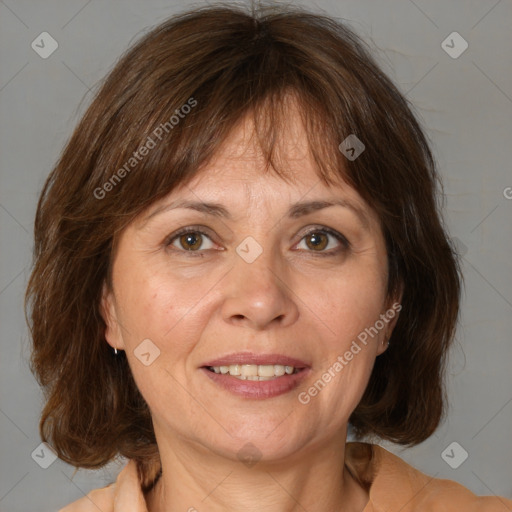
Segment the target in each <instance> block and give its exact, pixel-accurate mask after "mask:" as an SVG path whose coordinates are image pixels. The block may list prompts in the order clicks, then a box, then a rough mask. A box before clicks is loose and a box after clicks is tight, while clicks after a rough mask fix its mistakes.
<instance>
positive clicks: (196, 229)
mask: <svg viewBox="0 0 512 512" xmlns="http://www.w3.org/2000/svg"><path fill="white" fill-rule="evenodd" d="M187 233H194V234H199V235H201V236H206V237H208V238H209V239H210V240H212V237H211V236H210V235H208V233H205V232H204V231H203V230H202V229H201V228H200V227H195V226H189V227H186V228H183V229H180V230H178V231H176V232H175V233H173V234H172V235H170V236H169V237H168V238H167V239H166V241H165V246H166V247H171V246H172V243H173V242H174V241H175V240H176V239H178V238H179V237H180V236H182V235H186V234H187ZM313 233H323V234H326V235H331V236H332V237H334V238H335V239H336V240H337V241H338V242H340V244H341V246H342V247H341V248H337V249H334V250H333V249H331V250H329V251H319V252H316V251H313V250H310V251H306V252H310V253H312V254H314V255H315V256H320V257H329V256H337V255H338V254H339V253H340V252H342V251H344V250H347V249H349V248H350V246H351V245H350V242H349V241H348V240H347V239H346V238H345V237H344V236H343V235H342V234H341V233H338V232H337V231H335V230H333V229H330V228H326V227H314V228H312V229H311V230H309V231H308V232H307V233H304V235H303V236H302V237H301V239H300V240H299V242H298V243H300V242H301V241H302V240H303V239H304V238H306V237H307V236H309V235H312V234H313ZM212 242H213V240H212ZM171 250H176V251H178V252H184V253H186V254H187V255H189V256H192V257H204V251H205V250H200V249H199V250H197V251H189V250H186V249H178V248H175V247H172V248H171ZM206 250H208V249H206Z"/></svg>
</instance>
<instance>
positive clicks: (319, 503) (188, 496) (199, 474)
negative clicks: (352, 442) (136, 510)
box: [146, 438, 368, 512]
mask: <svg viewBox="0 0 512 512" xmlns="http://www.w3.org/2000/svg"><path fill="white" fill-rule="evenodd" d="M172 444H173V450H172V451H171V450H169V449H166V448H168V446H165V443H164V446H161V443H159V448H160V454H161V459H162V468H163V471H162V476H161V477H160V478H159V480H158V482H157V483H156V485H155V486H154V487H153V489H151V491H150V492H149V493H148V495H147V496H146V502H147V509H148V512H170V511H175V510H182V511H189V512H202V511H203V510H208V511H209V512H220V511H222V512H229V511H235V510H236V511H238V510H247V511H261V510H265V511H266V512H282V511H287V512H296V511H297V512H298V511H301V512H303V511H304V510H324V511H329V512H361V511H362V510H363V509H364V508H365V506H366V504H367V502H368V494H367V493H366V491H364V490H363V488H362V487H360V486H359V484H358V483H357V482H356V481H355V479H354V478H353V477H352V475H351V474H350V472H349V471H348V470H347V468H346V467H345V465H344V456H345V438H343V439H342V440H338V441H337V442H336V443H331V444H330V445H329V446H315V447H314V448H311V449H310V450H308V451H304V452H302V453H295V454H293V455H290V456H289V457H288V458H287V459H286V460H279V461H264V460H260V461H258V462H257V463H256V464H255V465H252V466H250V465H245V464H243V463H242V462H240V461H238V460H232V459H228V458H225V457H221V456H219V455H218V454H212V453H211V452H209V451H208V452H207V451H206V450H205V449H204V448H203V447H197V446H195V447H192V446H190V445H186V444H179V443H178V444H175V442H173V443H172ZM162 448H163V449H162ZM177 448H178V449H177Z"/></svg>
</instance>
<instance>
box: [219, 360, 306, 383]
mask: <svg viewBox="0 0 512 512" xmlns="http://www.w3.org/2000/svg"><path fill="white" fill-rule="evenodd" d="M210 370H212V371H214V372H215V373H222V374H223V375H226V374H229V375H232V376H233V377H237V378H239V379H240V380H258V381H261V380H271V379H274V378H276V377H282V376H283V375H284V374H287V375H291V374H292V373H297V372H298V370H296V369H295V368H294V367H293V366H283V365H281V364H260V365H257V364H231V365H229V366H210Z"/></svg>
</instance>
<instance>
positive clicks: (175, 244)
mask: <svg viewBox="0 0 512 512" xmlns="http://www.w3.org/2000/svg"><path fill="white" fill-rule="evenodd" d="M166 245H167V246H169V247H170V248H171V249H173V250H176V251H182V252H188V253H198V254H202V253H203V252H204V251H205V250H208V249H213V248H214V244H213V242H212V240H211V238H210V236H209V235H207V234H206V233H203V232H202V231H199V230H197V229H190V228H186V229H185V230H182V231H179V232H177V233H175V234H173V235H172V236H171V237H170V238H169V239H168V241H167V242H166Z"/></svg>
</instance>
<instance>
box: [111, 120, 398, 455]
mask: <svg viewBox="0 0 512 512" xmlns="http://www.w3.org/2000/svg"><path fill="white" fill-rule="evenodd" d="M251 133H252V125H251V124H250V123H249V121H244V122H243V123H242V124H241V125H240V127H239V128H238V129H237V130H235V131H233V133H232V136H231V137H230V138H229V139H228V140H227V142H226V143H225V145H224V146H223V149H222V151H220V152H219V153H218V154H217V155H216V158H215V159H214V160H213V161H211V162H210V163H209V165H207V166H206V167H205V169H204V171H202V172H201V173H200V174H199V175H198V176H196V177H195V178H194V180H193V181H192V182H191V183H190V184H189V185H188V186H185V187H182V188H180V189H177V190H175V191H173V192H172V193H171V194H169V195H168V196H167V197H166V198H165V199H164V200H162V201H160V202H158V203H157V204H154V205H152V207H151V208H150V209H149V210H148V211H147V212H145V213H144V214H143V215H141V216H140V217H139V218H137V219H136V220H135V221H134V222H132V223H131V224H130V225H129V226H128V227H127V228H126V230H125V231H124V232H123V234H122V236H121V238H120V241H119V246H118V251H117V254H116V257H115V261H114V266H113V293H110V292H106V293H105V294H104V301H103V307H104V315H105V317H106V320H107V331H106V338H107V340H108V342H109V343H110V344H111V345H112V346H113V347H117V348H118V349H124V350H125V351H126V356H127V358H128V362H129V364H130V367H131V370H132V372H133V375H134V378H135V381H136V383H137V386H138V388H139V389H140V391H141V393H142V395H143V396H144V398H145V400H146V401H147V403H148V405H149V407H150V410H151V413H152V417H153V422H154V425H155V432H156V434H157V439H159V440H162V439H171V438H172V439H174V440H175V439H181V440H182V441H187V442H191V443H193V444H194V445H195V446H198V445H201V446H202V447H205V448H207V449H209V450H211V451H213V452H214V453H217V454H219V455H222V456H225V457H229V458H233V459H236V457H237V454H239V455H240V453H241V454H242V455H243V454H244V450H250V449H249V448H247V446H246V444H247V443H249V442H250V443H252V444H253V445H254V446H255V447H256V450H257V451H258V453H259V454H258V457H263V458H266V459H268V460H276V459H280V458H284V457H286V456H287V455H291V454H292V453H301V452H302V453H307V450H308V449H309V450H311V449H317V448H318V447H319V446H320V445H321V444H323V445H325V444H326V443H329V442H332V441H333V440H334V439H336V440H337V441H338V442H339V440H340V439H342V440H343V442H344V440H345V434H346V430H345V429H346V426H347V422H348V418H349V416H350V414H351V413H352V411H353V410H354V409H355V407H356V405H357V404H358V402H359V401H360V399H361V397H362V394H363V392H364V390H365V387H366V385H367V382H368V379H369V377H370V373H371V370H372V367H373V364H374V361H375V358H376V356H377V355H378V354H380V353H381V352H382V351H383V350H384V348H385V345H384V339H385V338H386V336H387V335H388V334H389V333H390V332H391V326H392V324H393V321H392V320H390V319H389V315H388V316H387V317H386V318H388V320H386V321H383V318H384V315H385V314H386V312H388V311H389V310H390V308H391V307H392V306H391V304H392V301H391V302H389V301H388V302H386V297H385V290H386V285H387V274H386V270H387V257H386V250H385V243H384V238H383V234H382V232H381V230H380V227H379V224H378V220H377V218H376V216H375V214H374V213H373V211H372V210H371V209H370V208H369V207H368V206H367V205H366V204H365V203H364V202H363V200H362V198H361V197H360V196H359V195H358V194H357V193H356V192H355V191H354V190H353V189H351V188H349V187H348V186H347V185H345V184H340V185H339V186H336V187H327V186H326V185H324V184H323V183H322V182H321V181H320V179H319V178H318V177H317V174H316V172H315V170H314V165H313V162H312V160H311V157H310V155H309V153H308V151H307V146H306V134H305V132H304V131H303V128H302V125H301V123H300V121H299V118H298V114H297V112H295V114H294V115H293V116H291V117H290V124H289V133H287V137H286V141H285V145H284V146H283V147H282V149H283V151H284V153H282V154H283V155H285V156H286V161H287V164H288V165H289V169H290V172H292V173H293V179H294V181H293V184H288V183H286V182H285V181H283V180H282V179H281V178H279V177H277V176H274V175H273V174H271V173H267V174H265V173H264V172H263V169H264V162H263V159H262V156H261V154H260V153H259V151H258V149H257V145H253V144H252V142H251V140H250V136H251ZM327 203H329V204H332V205H331V206H327ZM184 229H186V230H187V231H188V233H186V234H179V233H180V232H181V230H184ZM392 311H394V310H392ZM376 325H377V326H378V327H377V328H376V327H375V326H376ZM379 327H380V328H379ZM370 328H372V330H370ZM376 331H378V332H376ZM363 340H364V342H363ZM356 347H359V350H358V348H356ZM245 365H248V366H245ZM287 366H288V367H291V368H286V367H287ZM211 367H218V368H214V369H213V370H212V368H211ZM215 371H217V372H220V373H215ZM225 372H228V373H225ZM238 372H240V373H241V374H242V375H238V376H236V375H234V374H236V373H238ZM287 372H293V373H291V374H289V373H287ZM283 373H284V375H283ZM232 374H233V375H232ZM256 374H258V375H256ZM244 376H245V377H247V376H249V377H248V378H246V379H243V377H244ZM259 376H263V377H264V378H263V379H261V380H259ZM329 377H330V378H329ZM252 449H254V448H252ZM249 456H250V454H249Z"/></svg>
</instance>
